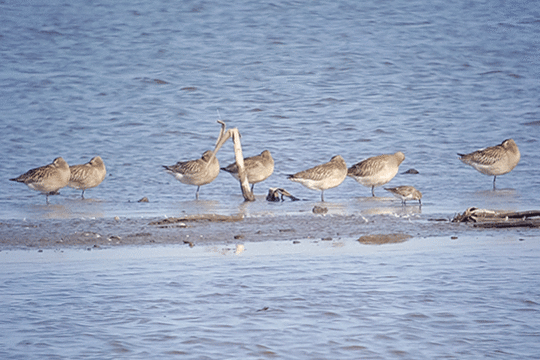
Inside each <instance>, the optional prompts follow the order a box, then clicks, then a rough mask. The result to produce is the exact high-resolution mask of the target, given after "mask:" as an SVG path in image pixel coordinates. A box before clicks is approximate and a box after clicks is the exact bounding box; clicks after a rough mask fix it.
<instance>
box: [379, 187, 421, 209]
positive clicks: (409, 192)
mask: <svg viewBox="0 0 540 360" xmlns="http://www.w3.org/2000/svg"><path fill="white" fill-rule="evenodd" d="M384 190H386V191H390V192H391V193H392V195H394V196H395V197H397V198H399V199H401V204H402V205H407V200H418V203H419V204H420V205H422V200H421V199H422V193H421V192H420V191H418V190H416V189H415V188H414V187H413V186H398V187H393V188H384Z"/></svg>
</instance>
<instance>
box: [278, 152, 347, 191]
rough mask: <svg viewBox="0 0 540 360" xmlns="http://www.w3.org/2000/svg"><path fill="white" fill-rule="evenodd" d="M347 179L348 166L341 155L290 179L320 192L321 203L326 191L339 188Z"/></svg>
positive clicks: (289, 177)
mask: <svg viewBox="0 0 540 360" xmlns="http://www.w3.org/2000/svg"><path fill="white" fill-rule="evenodd" d="M346 177H347V164H346V163H345V160H343V158H342V157H341V156H340V155H336V156H334V157H333V158H332V159H330V161H329V162H327V163H324V164H322V165H317V166H315V167H313V168H311V169H308V170H304V171H300V172H298V173H296V174H294V175H289V176H288V179H289V180H291V181H295V182H299V183H300V184H302V185H304V186H305V187H307V188H308V189H311V190H320V191H321V201H324V190H326V189H331V188H334V187H336V186H338V185H339V184H341V183H342V182H343V180H345V178H346Z"/></svg>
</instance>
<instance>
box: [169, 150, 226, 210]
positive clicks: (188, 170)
mask: <svg viewBox="0 0 540 360" xmlns="http://www.w3.org/2000/svg"><path fill="white" fill-rule="evenodd" d="M163 167H164V168H165V171H166V172H167V173H169V174H171V175H172V176H174V177H175V178H176V180H178V181H180V182H181V183H182V184H188V185H195V186H197V192H196V193H195V199H197V200H198V199H199V189H200V188H201V186H203V185H206V184H210V183H211V182H212V181H214V179H215V178H216V177H217V176H218V174H219V162H218V159H217V157H215V156H214V155H213V152H212V151H211V150H207V151H205V152H204V154H203V155H202V157H201V158H200V159H196V160H190V161H179V162H177V163H176V164H175V165H172V166H165V165H163Z"/></svg>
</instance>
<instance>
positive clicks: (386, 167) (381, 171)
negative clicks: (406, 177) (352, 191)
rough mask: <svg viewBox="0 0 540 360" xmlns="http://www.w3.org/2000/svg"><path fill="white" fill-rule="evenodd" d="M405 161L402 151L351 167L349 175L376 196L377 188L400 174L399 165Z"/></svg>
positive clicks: (376, 157)
mask: <svg viewBox="0 0 540 360" xmlns="http://www.w3.org/2000/svg"><path fill="white" fill-rule="evenodd" d="M403 160H405V155H404V154H403V153H402V152H401V151H398V152H397V153H395V154H384V155H378V156H373V157H370V158H367V159H365V160H362V161H360V162H359V163H357V164H355V165H353V166H351V167H350V168H349V170H348V171H347V175H348V176H350V177H352V178H353V179H354V180H356V181H358V183H360V184H362V185H364V186H367V187H371V195H372V196H375V187H377V186H382V185H384V184H386V183H387V182H389V181H390V180H392V179H393V178H394V176H396V174H397V173H398V170H399V165H401V163H402V162H403Z"/></svg>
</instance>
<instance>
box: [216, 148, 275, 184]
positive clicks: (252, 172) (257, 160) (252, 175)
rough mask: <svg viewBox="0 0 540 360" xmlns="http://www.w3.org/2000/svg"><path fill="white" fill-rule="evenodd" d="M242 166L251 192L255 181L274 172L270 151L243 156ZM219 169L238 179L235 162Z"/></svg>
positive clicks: (261, 179)
mask: <svg viewBox="0 0 540 360" xmlns="http://www.w3.org/2000/svg"><path fill="white" fill-rule="evenodd" d="M244 167H245V169H246V172H247V178H248V183H250V184H251V192H253V188H254V187H255V184H256V183H259V182H261V181H264V180H266V179H268V177H269V176H270V175H272V173H273V172H274V159H272V154H270V151H268V150H264V151H263V152H262V153H260V154H259V155H256V156H251V157H247V158H245V159H244ZM221 170H223V171H226V172H228V173H230V174H231V175H232V176H233V177H234V178H235V179H236V180H238V181H240V177H239V176H238V167H237V166H236V162H234V163H232V164H230V165H228V166H227V167H224V168H221Z"/></svg>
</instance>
